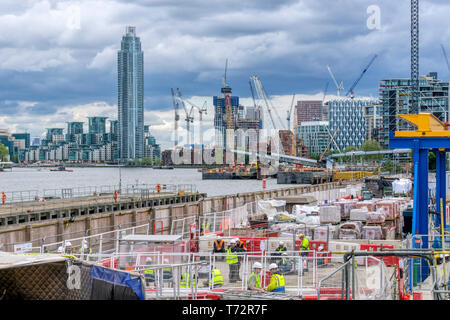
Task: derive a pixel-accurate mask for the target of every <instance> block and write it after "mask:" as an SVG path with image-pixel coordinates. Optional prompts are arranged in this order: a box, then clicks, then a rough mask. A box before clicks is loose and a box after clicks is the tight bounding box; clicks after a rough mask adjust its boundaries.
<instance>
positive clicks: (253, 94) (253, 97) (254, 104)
mask: <svg viewBox="0 0 450 320" xmlns="http://www.w3.org/2000/svg"><path fill="white" fill-rule="evenodd" d="M248 84H249V85H250V92H251V93H252V99H253V106H254V107H255V108H258V107H257V106H256V100H255V93H254V91H253V87H252V82H251V80H249V81H248Z"/></svg>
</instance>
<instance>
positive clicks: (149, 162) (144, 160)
mask: <svg viewBox="0 0 450 320" xmlns="http://www.w3.org/2000/svg"><path fill="white" fill-rule="evenodd" d="M142 164H143V165H144V166H149V165H152V164H153V160H152V158H142Z"/></svg>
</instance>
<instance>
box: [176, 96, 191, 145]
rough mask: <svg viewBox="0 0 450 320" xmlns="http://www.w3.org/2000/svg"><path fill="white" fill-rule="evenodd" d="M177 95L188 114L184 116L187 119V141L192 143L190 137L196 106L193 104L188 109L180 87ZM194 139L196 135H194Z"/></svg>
mask: <svg viewBox="0 0 450 320" xmlns="http://www.w3.org/2000/svg"><path fill="white" fill-rule="evenodd" d="M177 95H178V96H177V98H178V99H179V100H180V101H181V104H182V105H183V109H184V112H185V114H186V117H185V118H184V120H185V121H186V142H187V145H189V144H190V140H189V139H190V134H191V123H193V122H194V116H193V115H192V111H193V110H194V107H192V106H191V108H190V109H189V110H188V108H187V107H186V103H185V102H184V99H183V97H182V95H181V91H180V89H179V88H177ZM192 140H194V137H192Z"/></svg>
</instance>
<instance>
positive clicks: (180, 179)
mask: <svg viewBox="0 0 450 320" xmlns="http://www.w3.org/2000/svg"><path fill="white" fill-rule="evenodd" d="M70 169H72V170H73V172H55V171H50V169H49V168H40V169H38V168H13V169H12V170H10V169H5V171H3V172H0V192H2V191H5V192H10V191H28V190H30V191H31V190H36V191H38V192H39V193H42V192H43V191H44V190H46V189H62V188H74V187H91V186H105V185H116V186H118V185H119V180H120V178H121V183H122V186H123V187H126V186H127V185H134V184H144V183H145V184H158V183H159V184H194V185H195V186H196V187H197V190H198V191H199V192H202V193H206V194H207V195H208V196H220V195H227V194H236V193H244V192H254V191H262V190H263V189H262V181H261V180H202V174H201V172H198V171H197V169H173V170H160V169H152V168H121V169H120V170H119V168H70ZM292 186H296V185H287V184H283V185H278V184H277V181H276V179H267V184H266V190H271V189H281V188H288V187H292Z"/></svg>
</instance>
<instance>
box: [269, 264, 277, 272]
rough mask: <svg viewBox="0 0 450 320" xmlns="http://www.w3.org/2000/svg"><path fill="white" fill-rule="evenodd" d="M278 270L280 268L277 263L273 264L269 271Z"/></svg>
mask: <svg viewBox="0 0 450 320" xmlns="http://www.w3.org/2000/svg"><path fill="white" fill-rule="evenodd" d="M273 269H278V266H277V264H276V263H271V264H270V266H269V270H273Z"/></svg>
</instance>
